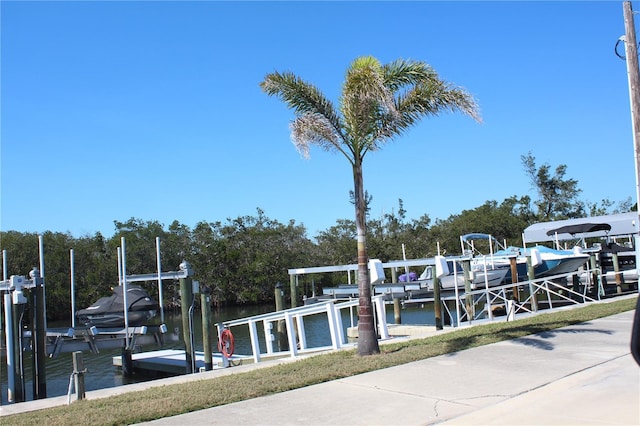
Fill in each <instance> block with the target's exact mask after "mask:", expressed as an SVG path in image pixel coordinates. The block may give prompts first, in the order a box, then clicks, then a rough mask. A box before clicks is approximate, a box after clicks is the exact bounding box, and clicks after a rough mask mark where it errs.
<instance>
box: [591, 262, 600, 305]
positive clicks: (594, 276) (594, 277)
mask: <svg viewBox="0 0 640 426" xmlns="http://www.w3.org/2000/svg"><path fill="white" fill-rule="evenodd" d="M589 267H590V268H591V281H592V284H591V285H592V286H594V288H592V290H593V291H594V292H595V294H596V295H597V296H598V299H599V298H600V288H601V287H600V274H599V273H598V265H597V261H596V255H595V254H591V255H590V256H589Z"/></svg>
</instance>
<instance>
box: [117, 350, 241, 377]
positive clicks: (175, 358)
mask: <svg viewBox="0 0 640 426" xmlns="http://www.w3.org/2000/svg"><path fill="white" fill-rule="evenodd" d="M195 355H196V359H195V361H196V371H200V369H201V368H204V367H205V364H204V352H202V351H195ZM131 359H132V361H133V368H134V370H145V371H150V372H156V373H168V374H184V373H185V371H186V362H187V361H186V356H185V352H184V350H180V349H162V350H158V351H151V352H139V353H134V354H132V355H131ZM229 361H230V362H238V361H243V362H253V358H252V357H249V356H245V355H233V356H231V358H229ZM212 363H213V369H214V370H215V369H217V368H223V367H222V354H220V353H213V356H212ZM113 365H114V366H116V367H122V357H120V356H114V357H113Z"/></svg>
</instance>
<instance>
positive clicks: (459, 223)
mask: <svg viewBox="0 0 640 426" xmlns="http://www.w3.org/2000/svg"><path fill="white" fill-rule="evenodd" d="M522 160H523V165H524V166H525V172H527V173H528V174H529V176H530V177H531V181H532V184H533V186H534V188H535V189H536V191H537V194H538V198H537V199H535V200H532V198H531V197H530V196H528V195H525V196H511V197H508V198H506V199H504V200H503V201H501V202H497V201H495V200H491V201H486V202H485V203H484V204H482V205H481V206H479V207H476V208H474V209H470V210H463V211H462V212H461V213H458V214H452V215H451V216H449V217H448V218H446V219H443V220H440V219H436V220H435V221H432V220H431V218H430V217H429V215H428V214H423V215H422V216H420V217H418V218H417V219H408V218H407V212H406V210H405V209H404V206H403V200H402V199H398V208H397V210H394V211H392V212H390V213H387V214H384V215H383V216H381V217H378V218H374V217H370V212H369V210H368V209H367V246H368V252H369V256H370V257H371V258H377V259H380V260H382V261H383V262H388V261H391V260H399V259H402V258H403V251H402V250H403V249H402V248H403V245H404V249H405V254H406V257H407V258H410V259H411V258H421V257H432V256H435V255H436V254H438V253H437V250H438V246H439V248H440V253H441V254H458V253H460V250H461V248H460V239H459V237H460V235H464V234H466V233H470V232H483V233H488V234H491V235H493V236H494V237H496V238H497V239H498V240H499V241H502V240H506V241H508V242H509V244H512V245H520V244H521V243H522V231H523V230H524V229H525V228H526V227H527V226H529V225H531V224H533V223H536V222H540V221H548V220H560V219H568V218H576V217H585V216H595V215H602V214H609V213H621V212H626V211H631V210H632V209H634V208H635V206H634V205H632V204H631V200H630V199H629V200H627V201H623V202H619V203H617V204H616V203H613V202H611V201H610V200H607V199H604V200H602V201H601V202H600V203H587V202H583V201H580V200H579V198H578V195H579V193H580V190H579V189H578V187H577V184H578V182H577V181H575V180H573V179H567V178H566V177H565V174H566V166H558V167H557V168H556V169H555V171H553V172H552V169H551V168H550V166H549V165H548V164H544V165H542V166H539V167H538V166H536V164H535V158H533V156H532V155H531V154H528V155H526V156H523V157H522ZM366 198H367V200H368V203H369V202H371V199H372V197H371V196H369V195H368V194H367V197H366ZM114 226H115V232H114V235H113V236H112V237H110V238H105V237H104V236H103V235H102V234H101V233H95V234H94V235H85V236H80V237H75V236H73V235H71V234H69V233H60V232H50V231H48V232H44V233H43V234H42V238H43V246H44V263H45V285H46V295H47V316H48V318H49V319H51V320H55V319H67V318H69V315H70V311H71V308H70V300H71V286H70V269H71V266H70V250H71V249H73V252H74V277H75V300H76V307H77V308H78V309H79V308H84V307H86V306H88V305H90V304H91V303H93V302H94V301H96V300H97V299H98V298H100V297H103V296H106V295H109V294H110V293H111V287H113V286H116V285H118V266H117V265H118V261H117V248H118V247H119V246H120V244H121V237H124V238H125V241H126V256H127V273H128V274H144V273H147V274H148V273H154V272H156V269H157V265H156V246H155V241H156V237H159V238H160V253H161V261H162V268H163V270H164V271H170V270H171V271H177V270H178V269H179V265H180V263H181V262H182V261H183V260H186V261H188V262H189V263H190V264H191V266H192V268H193V270H194V279H196V280H198V281H199V282H200V283H201V285H203V286H206V287H208V288H209V290H210V291H211V301H212V302H211V303H212V305H213V306H214V307H222V306H226V305H242V304H261V303H273V299H274V287H275V284H276V283H278V282H280V283H283V284H285V288H288V283H289V275H288V273H287V270H288V269H291V268H299V267H311V266H325V265H337V264H348V263H350V264H351V263H357V247H356V224H355V222H354V220H350V219H338V220H337V221H336V223H335V225H333V226H331V227H329V228H328V229H326V230H324V231H320V232H319V233H318V234H317V235H316V236H315V237H313V238H310V237H309V236H308V234H307V230H306V228H305V227H304V225H301V224H297V223H296V222H295V220H290V221H289V223H286V224H285V223H281V222H279V221H277V220H274V219H271V218H269V217H267V216H266V215H265V213H264V212H263V211H262V210H261V209H260V208H258V209H257V211H256V213H255V214H254V215H247V216H239V217H237V218H227V219H226V220H225V221H217V222H200V223H198V224H196V225H195V226H194V227H193V228H190V227H189V226H187V225H184V224H181V223H180V222H178V221H174V222H173V223H171V224H170V225H169V226H168V227H166V226H164V225H163V224H161V223H159V222H158V221H154V220H143V219H139V218H131V219H129V220H128V221H126V222H119V221H114ZM38 238H39V235H38V234H35V233H23V232H17V231H6V232H0V248H1V249H2V250H6V252H7V256H6V258H7V265H6V270H7V271H8V274H9V275H25V276H27V275H28V274H29V271H30V270H31V269H32V268H33V267H37V266H38V263H39V254H38V246H39V245H38ZM3 266H4V265H3ZM311 280H313V283H312V282H311ZM345 280H346V276H344V277H343V276H340V275H339V274H325V275H317V276H305V277H304V278H301V280H300V282H299V286H300V288H299V295H300V297H302V295H304V294H306V295H311V291H312V284H313V285H314V286H315V288H316V289H317V290H319V289H320V288H322V287H324V286H333V285H336V284H338V283H344V282H345ZM142 285H143V287H145V288H147V289H148V290H149V292H150V294H152V295H157V290H156V286H157V284H156V283H155V282H151V283H144V284H142ZM163 288H164V291H163V293H164V299H165V300H163V303H164V305H165V306H168V307H171V306H173V305H175V306H177V305H179V293H180V291H179V284H178V282H174V281H170V280H165V281H164V282H163Z"/></svg>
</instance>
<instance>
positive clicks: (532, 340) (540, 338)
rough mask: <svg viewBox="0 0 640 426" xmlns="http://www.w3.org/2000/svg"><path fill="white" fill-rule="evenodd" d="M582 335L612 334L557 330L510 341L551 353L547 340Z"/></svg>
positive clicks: (602, 331)
mask: <svg viewBox="0 0 640 426" xmlns="http://www.w3.org/2000/svg"><path fill="white" fill-rule="evenodd" d="M567 333H569V334H582V333H602V334H613V332H612V331H611V330H598V329H595V330H594V329H589V330H586V329H577V328H563V329H558V330H549V331H543V332H541V333H538V334H535V335H533V336H527V337H519V338H517V339H514V340H512V342H513V343H518V344H522V345H524V346H530V347H535V348H538V349H543V350H546V351H551V350H553V348H554V345H553V343H552V342H550V341H548V340H547V339H552V338H554V337H555V336H557V335H559V334H567Z"/></svg>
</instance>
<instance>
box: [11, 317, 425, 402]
mask: <svg viewBox="0 0 640 426" xmlns="http://www.w3.org/2000/svg"><path fill="white" fill-rule="evenodd" d="M272 311H273V306H271V305H261V306H248V307H230V308H225V309H221V310H219V311H214V312H213V313H212V316H213V322H214V323H217V322H221V321H227V320H231V319H238V318H245V317H249V316H252V315H259V314H263V313H267V312H272ZM355 311H356V309H354V311H353V316H354V319H353V320H352V318H351V315H350V313H349V311H348V310H345V311H344V312H343V315H342V322H343V325H344V327H345V330H346V327H350V326H351V325H352V321H355ZM387 322H388V323H389V324H393V322H394V314H393V308H392V307H391V306H387ZM434 322H435V318H434V314H433V309H432V307H431V306H425V307H422V306H420V305H417V306H413V305H412V306H408V307H406V308H405V309H403V310H402V323H403V324H434ZM165 324H166V325H167V329H168V336H166V337H167V339H166V341H165V345H164V346H163V347H162V348H160V347H158V346H156V345H146V346H144V347H143V348H142V350H144V351H153V350H158V349H181V350H184V344H183V343H182V341H181V340H182V331H181V329H182V318H181V316H180V314H179V313H165ZM69 325H70V324H69V323H68V322H66V323H65V322H60V323H49V324H48V327H49V328H56V327H68V326H69ZM304 325H305V334H306V338H307V344H308V347H318V346H330V345H331V337H330V335H329V330H328V325H327V320H326V315H311V316H307V317H305V319H304ZM193 327H194V347H195V350H196V351H202V350H203V347H202V319H201V315H200V312H196V313H195V315H194V318H193ZM176 332H177V333H176ZM232 332H233V334H234V338H235V353H236V354H243V355H250V354H251V344H250V340H249V331H248V327H234V328H233V329H232ZM258 333H259V335H260V341H261V351H262V352H263V353H264V352H266V348H265V347H264V339H263V335H264V334H263V330H262V327H258ZM216 338H217V333H216V332H214V339H216ZM2 339H3V345H4V335H3V336H2ZM215 351H217V349H216V350H215ZM120 355H121V349H109V350H102V351H100V353H99V354H93V353H91V352H84V353H83V360H84V365H85V368H86V369H87V373H86V375H85V388H86V390H87V391H91V390H97V389H104V388H111V387H116V386H121V385H124V384H129V383H138V382H142V381H147V380H152V378H149V377H145V376H142V375H134V376H133V377H124V376H123V375H122V373H121V370H120V368H118V367H115V366H113V360H112V359H113V357H114V356H120ZM0 363H1V365H0V380H1V382H2V383H1V386H0V388H1V392H2V404H7V403H8V402H7V364H6V358H5V354H4V351H3V353H2V356H0ZM31 363H32V358H31V353H30V352H27V353H26V354H25V357H24V371H25V377H24V383H25V385H24V388H25V393H26V400H27V401H31V400H32V399H33V384H32V383H33V382H32V369H31ZM46 369H47V372H46V379H47V397H54V396H63V395H67V392H68V389H69V378H70V375H71V372H72V371H73V363H72V358H71V353H61V354H59V355H58V356H57V357H55V358H47V360H46Z"/></svg>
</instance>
